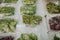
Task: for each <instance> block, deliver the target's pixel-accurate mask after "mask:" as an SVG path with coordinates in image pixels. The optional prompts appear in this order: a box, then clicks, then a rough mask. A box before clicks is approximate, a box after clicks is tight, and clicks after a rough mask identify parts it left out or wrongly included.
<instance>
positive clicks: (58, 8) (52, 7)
mask: <svg viewBox="0 0 60 40" xmlns="http://www.w3.org/2000/svg"><path fill="white" fill-rule="evenodd" d="M46 6H47V10H48V12H49V13H60V4H58V5H57V4H55V3H52V2H49V3H48V4H47V5H46Z"/></svg>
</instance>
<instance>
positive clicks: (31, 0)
mask: <svg viewBox="0 0 60 40" xmlns="http://www.w3.org/2000/svg"><path fill="white" fill-rule="evenodd" d="M22 2H23V3H24V4H35V3H36V0H22Z"/></svg>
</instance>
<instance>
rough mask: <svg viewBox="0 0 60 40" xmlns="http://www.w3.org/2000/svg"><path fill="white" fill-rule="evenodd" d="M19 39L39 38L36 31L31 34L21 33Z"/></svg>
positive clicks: (30, 39) (33, 39) (34, 39)
mask: <svg viewBox="0 0 60 40" xmlns="http://www.w3.org/2000/svg"><path fill="white" fill-rule="evenodd" d="M18 40H38V39H37V36H36V35H35V34H34V33H31V34H21V37H20V38H18Z"/></svg>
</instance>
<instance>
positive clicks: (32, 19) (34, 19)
mask: <svg viewBox="0 0 60 40" xmlns="http://www.w3.org/2000/svg"><path fill="white" fill-rule="evenodd" d="M41 21H42V17H41V16H35V15H34V16H32V15H23V23H25V24H32V25H38V24H40V22H41Z"/></svg>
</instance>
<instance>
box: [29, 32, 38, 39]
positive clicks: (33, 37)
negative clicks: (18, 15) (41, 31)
mask: <svg viewBox="0 0 60 40" xmlns="http://www.w3.org/2000/svg"><path fill="white" fill-rule="evenodd" d="M29 37H30V39H31V40H38V39H37V36H36V35H35V34H34V33H31V34H30V35H29Z"/></svg>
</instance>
